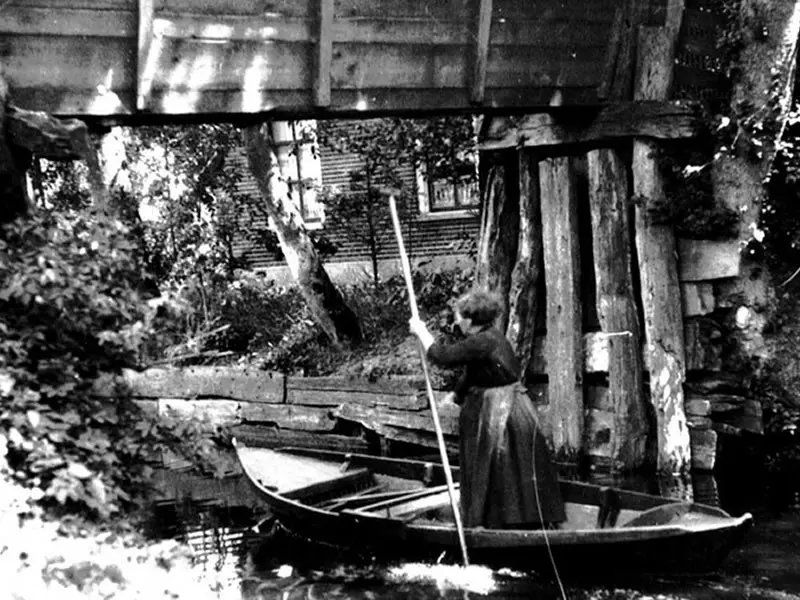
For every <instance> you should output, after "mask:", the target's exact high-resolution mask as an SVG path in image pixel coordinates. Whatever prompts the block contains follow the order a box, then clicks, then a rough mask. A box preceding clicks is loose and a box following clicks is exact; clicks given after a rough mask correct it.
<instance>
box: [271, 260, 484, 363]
mask: <svg viewBox="0 0 800 600" xmlns="http://www.w3.org/2000/svg"><path fill="white" fill-rule="evenodd" d="M471 279H472V275H471V272H470V271H469V270H460V269H459V270H446V271H438V270H430V269H429V270H426V269H417V270H416V272H415V281H414V287H415V291H416V296H417V304H418V307H419V311H420V314H421V315H422V316H423V318H427V319H428V321H429V323H430V324H431V327H432V329H433V330H434V331H448V330H449V327H450V325H451V323H452V310H451V304H452V301H453V300H454V299H455V298H457V297H458V296H459V295H461V294H462V293H463V292H465V291H466V290H467V289H468V287H469V285H470V284H471ZM342 291H343V293H344V295H345V298H346V300H347V302H348V304H349V305H350V307H351V308H352V309H353V311H354V312H355V313H356V314H357V315H358V317H359V319H360V321H361V328H362V331H363V334H364V341H363V343H362V344H361V345H359V346H356V347H352V348H348V349H344V350H342V349H335V348H333V347H332V346H331V345H330V343H329V342H328V340H327V339H326V338H325V337H324V335H323V334H322V332H321V330H320V329H319V327H318V326H317V325H316V324H315V323H314V322H313V321H312V320H311V317H310V314H308V313H307V311H306V309H305V307H304V305H302V306H303V309H302V312H300V311H298V312H297V313H296V315H297V316H296V317H295V320H294V322H293V323H292V325H291V327H290V328H289V329H288V330H287V331H286V332H285V333H284V335H283V336H282V338H281V339H280V341H279V342H278V343H277V344H275V346H274V347H271V348H270V349H269V350H268V351H267V352H264V353H260V355H259V361H260V364H261V366H262V367H263V368H265V369H269V370H277V371H283V372H289V373H302V374H303V375H307V376H321V375H330V374H333V373H338V374H341V375H347V376H352V377H367V378H370V379H374V378H377V377H382V376H387V375H409V374H411V375H413V374H417V375H418V374H419V373H420V364H419V354H418V350H417V346H416V342H415V341H414V340H413V339H411V338H410V337H409V331H408V319H409V317H410V316H411V315H410V308H409V304H408V294H407V290H406V284H405V280H404V279H403V276H402V275H395V276H392V277H390V278H388V279H387V280H386V281H384V282H382V283H381V284H380V285H379V286H378V287H375V285H374V284H373V283H372V282H362V283H358V284H354V285H351V286H348V287H345V288H343V289H342ZM294 310H296V309H294ZM283 318H285V317H283ZM272 319H273V320H278V321H280V320H281V319H282V317H278V316H273V317H272Z"/></svg>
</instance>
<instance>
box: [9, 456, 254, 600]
mask: <svg viewBox="0 0 800 600" xmlns="http://www.w3.org/2000/svg"><path fill="white" fill-rule="evenodd" d="M0 498H3V503H2V505H0V573H3V589H5V590H6V591H5V592H4V594H5V595H6V597H8V598H14V599H15V600H39V599H40V598H59V599H61V600H69V599H75V600H88V599H95V598H96V599H97V600H100V599H107V598H112V597H113V598H115V599H117V600H124V599H126V598H130V599H134V598H144V597H170V598H174V599H176V600H177V599H179V598H192V599H201V598H202V599H208V600H222V599H223V598H226V597H227V595H226V594H224V593H221V592H222V591H223V590H222V588H221V584H222V583H223V582H221V581H219V580H217V578H216V577H214V575H213V574H212V575H210V576H209V575H205V576H204V577H202V576H201V575H200V574H199V573H198V572H197V570H196V569H194V568H193V564H192V562H193V560H192V559H193V558H194V557H193V556H192V552H191V549H190V548H189V547H187V546H184V545H181V544H179V543H177V542H175V541H172V540H170V541H160V542H148V541H146V540H144V539H142V537H141V536H140V535H138V534H136V533H134V532H132V531H130V530H126V529H125V528H124V526H118V527H115V528H114V530H113V531H110V530H109V529H108V528H107V527H100V526H97V525H93V524H91V523H87V522H85V521H81V520H78V519H63V520H60V521H52V520H47V519H46V518H44V515H42V514H41V511H40V510H38V509H37V507H36V505H35V501H34V500H33V497H32V496H31V494H30V491H29V490H27V489H25V488H23V487H21V486H19V485H17V484H14V483H13V482H12V481H10V480H9V479H8V478H7V469H6V468H5V467H4V466H3V457H2V455H0ZM236 591H237V594H234V593H231V594H230V596H231V597H232V598H237V599H238V598H240V597H241V594H238V590H236Z"/></svg>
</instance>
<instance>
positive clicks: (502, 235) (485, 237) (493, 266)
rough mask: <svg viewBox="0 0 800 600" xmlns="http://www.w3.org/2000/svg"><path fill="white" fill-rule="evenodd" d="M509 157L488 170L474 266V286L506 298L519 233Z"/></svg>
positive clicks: (503, 156) (500, 158)
mask: <svg viewBox="0 0 800 600" xmlns="http://www.w3.org/2000/svg"><path fill="white" fill-rule="evenodd" d="M507 158H508V157H507V156H506V155H502V156H501V157H498V163H497V164H494V165H492V166H491V167H490V169H489V173H488V176H487V180H486V188H485V189H486V191H485V193H484V197H485V199H484V201H483V208H482V211H483V212H482V215H481V227H480V235H479V237H478V252H477V259H476V265H475V285H476V286H478V287H482V288H485V289H489V290H493V291H495V292H497V293H498V294H500V295H501V296H502V297H503V298H508V293H509V289H510V286H511V270H512V268H513V264H514V261H515V259H516V256H517V235H518V230H519V209H518V206H517V199H516V181H514V186H513V187H514V189H512V187H511V186H510V185H509V182H510V181H513V180H512V173H513V172H514V171H516V169H515V168H513V165H511V164H510V162H509V161H507V160H506V159H507ZM509 167H512V168H509ZM507 308H508V307H506V310H505V311H504V314H503V317H502V319H501V323H500V325H501V327H502V328H503V329H505V327H506V324H507V323H508V310H507Z"/></svg>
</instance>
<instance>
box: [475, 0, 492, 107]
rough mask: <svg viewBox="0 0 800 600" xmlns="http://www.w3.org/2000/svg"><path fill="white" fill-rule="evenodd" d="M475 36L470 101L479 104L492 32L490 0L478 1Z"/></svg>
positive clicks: (482, 98) (484, 83)
mask: <svg viewBox="0 0 800 600" xmlns="http://www.w3.org/2000/svg"><path fill="white" fill-rule="evenodd" d="M477 25H478V26H477V28H476V35H475V64H474V65H473V71H472V88H471V89H470V100H471V101H472V102H473V103H475V104H481V103H483V100H484V89H485V87H486V66H487V64H488V62H489V37H490V35H491V31H492V0H478V24H477Z"/></svg>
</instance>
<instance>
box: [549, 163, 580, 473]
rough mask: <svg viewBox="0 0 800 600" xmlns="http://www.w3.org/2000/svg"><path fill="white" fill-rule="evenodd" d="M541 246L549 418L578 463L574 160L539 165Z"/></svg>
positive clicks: (562, 452) (559, 443) (563, 450)
mask: <svg viewBox="0 0 800 600" xmlns="http://www.w3.org/2000/svg"><path fill="white" fill-rule="evenodd" d="M539 183H540V188H541V205H542V244H543V254H544V273H545V283H546V285H547V340H546V343H545V353H546V360H547V365H548V373H547V374H548V382H549V383H548V397H549V399H550V406H549V416H550V425H551V427H550V429H551V431H552V440H553V444H554V446H555V449H556V453H557V455H558V456H560V457H561V458H562V459H567V460H574V459H575V458H577V456H578V454H579V452H580V450H581V445H582V444H581V442H582V438H583V420H584V415H583V335H582V318H581V315H582V305H581V296H580V248H579V244H578V197H577V186H576V183H575V176H574V172H573V168H572V165H571V164H570V158H569V157H558V158H548V159H545V160H542V161H541V162H540V163H539Z"/></svg>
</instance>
